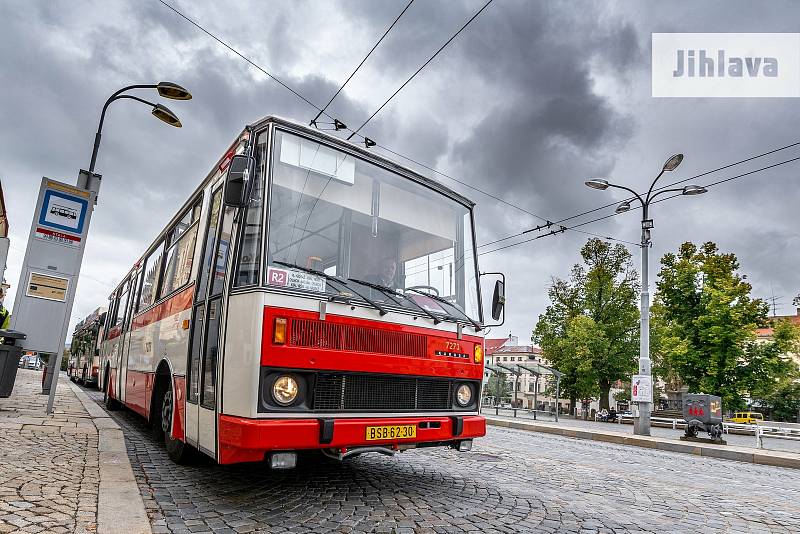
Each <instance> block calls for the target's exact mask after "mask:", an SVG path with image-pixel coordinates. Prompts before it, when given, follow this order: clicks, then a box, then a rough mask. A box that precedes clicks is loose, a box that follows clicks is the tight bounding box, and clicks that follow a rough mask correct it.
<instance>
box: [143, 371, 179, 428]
mask: <svg viewBox="0 0 800 534" xmlns="http://www.w3.org/2000/svg"><path fill="white" fill-rule="evenodd" d="M172 389H173V387H172V367H171V366H170V365H169V362H168V361H167V360H161V361H160V362H159V363H158V367H157V368H156V374H155V376H154V377H153V393H152V396H151V398H150V414H149V416H150V417H149V419H150V426H151V427H152V429H153V437H154V438H155V439H156V441H158V442H159V443H161V442H163V441H164V438H165V435H166V432H165V430H164V428H163V425H162V416H163V414H162V407H163V404H164V399H165V397H167V392H168V391H169V392H170V395H172ZM173 404H174V403H173ZM170 415H171V414H170Z"/></svg>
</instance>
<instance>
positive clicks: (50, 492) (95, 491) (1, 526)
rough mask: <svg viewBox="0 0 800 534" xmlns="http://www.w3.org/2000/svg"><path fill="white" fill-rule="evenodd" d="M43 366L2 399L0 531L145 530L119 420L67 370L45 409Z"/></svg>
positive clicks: (22, 376)
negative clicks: (73, 380) (47, 412)
mask: <svg viewBox="0 0 800 534" xmlns="http://www.w3.org/2000/svg"><path fill="white" fill-rule="evenodd" d="M40 392H41V372H39V371H29V370H24V369H20V370H19V372H18V374H17V381H16V385H15V386H14V393H13V394H12V396H11V397H10V398H8V399H0V533H3V532H30V533H36V532H48V533H49V532H54V533H66V532H78V533H84V532H89V533H93V532H98V533H99V534H106V533H117V532H119V533H122V532H125V533H134V534H136V533H143V534H146V533H149V532H150V524H149V521H148V519H147V516H146V514H145V512H144V505H143V503H142V498H141V495H140V493H139V489H138V487H137V486H136V482H135V479H134V477H133V471H132V470H131V466H130V461H129V460H128V455H127V451H126V449H125V442H124V438H123V436H122V431H121V430H120V429H119V426H117V424H116V423H115V422H113V421H112V420H111V418H109V417H108V414H106V413H105V411H103V409H102V408H100V407H99V406H97V405H96V404H95V403H94V402H92V401H91V400H90V399H89V398H88V397H87V396H86V394H85V393H84V392H83V391H82V390H81V389H80V388H79V387H78V386H76V385H75V384H72V383H71V382H70V381H69V379H68V378H66V375H64V374H62V375H61V377H60V379H59V385H58V390H57V392H56V399H55V413H54V414H53V415H51V416H45V414H44V410H45V406H46V403H47V396H46V395H41V394H40Z"/></svg>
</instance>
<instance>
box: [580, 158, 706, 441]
mask: <svg viewBox="0 0 800 534" xmlns="http://www.w3.org/2000/svg"><path fill="white" fill-rule="evenodd" d="M682 161H683V154H675V155H674V156H672V157H670V158H669V159H668V160H667V161H666V162H665V163H664V166H663V167H662V168H661V172H660V173H658V176H656V178H655V180H653V183H652V184H650V189H648V190H647V194H645V195H640V194H639V193H637V192H636V191H634V190H633V189H630V188H628V187H625V186H622V185H616V184H612V183H609V182H608V180H600V179H594V180H589V181H588V182H586V185H587V186H588V187H591V188H592V189H599V190H601V191H604V190H606V189H608V188H609V187H614V188H617V189H623V190H625V191H627V192H629V193H632V194H633V196H634V198H635V199H636V200H638V201H639V203H640V204H641V205H642V241H641V249H642V293H641V302H640V306H641V307H640V318H639V320H640V325H641V326H640V335H639V339H640V341H639V374H640V375H645V376H647V377H649V378H650V381H651V383H652V373H651V370H650V293H649V289H648V286H649V283H650V281H649V278H648V252H649V250H650V243H651V241H650V230H651V229H652V228H653V220H652V219H650V218H649V208H650V204H651V203H652V201H653V199H654V198H656V197H657V196H658V195H661V194H663V193H680V194H681V195H685V196H693V195H702V194H703V193H706V192H708V190H707V189H706V188H705V187H703V186H699V185H687V186H685V187H683V188H681V189H661V190H659V191H656V192H653V188H654V187H655V185H656V182H657V181H658V179H659V178H661V176H662V175H663V174H664V173H665V172H668V171H674V170H675V169H676V168H677V167H678V165H680V164H681V162H682ZM643 197H644V198H643ZM634 198H632V199H630V200H625V201H624V202H622V203H621V204H620V205H619V206H617V210H616V212H617V213H625V212H626V211H629V210H630V209H631V200H634ZM651 408H652V402H640V403H639V417H638V418H636V419H634V425H633V432H634V434H637V435H643V436H649V435H650V412H651Z"/></svg>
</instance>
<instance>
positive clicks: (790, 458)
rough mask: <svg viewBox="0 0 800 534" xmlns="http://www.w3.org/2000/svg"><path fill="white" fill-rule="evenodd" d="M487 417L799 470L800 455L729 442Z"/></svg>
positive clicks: (566, 434)
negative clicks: (715, 443) (689, 439)
mask: <svg viewBox="0 0 800 534" xmlns="http://www.w3.org/2000/svg"><path fill="white" fill-rule="evenodd" d="M484 416H485V417H486V423H487V424H489V425H493V426H499V427H505V428H514V429H517V430H527V431H530V432H542V433H545V434H553V435H557V436H564V437H568V438H578V439H588V440H593V441H602V442H606V443H616V444H618V445H632V446H635V447H646V448H648V449H658V450H662V451H669V452H677V453H684V454H695V455H697V456H706V457H709V458H721V459H725V460H735V461H739V462H748V463H753V464H764V465H773V466H778V467H790V468H793V469H800V454H796V453H791V452H785V451H776V450H767V449H754V448H750V447H736V446H730V445H713V444H706V443H695V442H690V441H681V440H679V439H670V438H665V437H660V436H635V435H632V434H629V433H627V432H616V431H612V430H596V429H590V428H580V427H577V426H575V427H572V426H569V423H550V422H547V423H545V422H539V421H530V420H528V421H522V420H520V419H513V418H509V417H498V416H488V415H485V414H484Z"/></svg>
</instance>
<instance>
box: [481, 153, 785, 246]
mask: <svg viewBox="0 0 800 534" xmlns="http://www.w3.org/2000/svg"><path fill="white" fill-rule="evenodd" d="M799 145H800V141H797V142H794V143H790V144H788V145H785V146H782V147H779V148H775V149H771V150H768V151H767V152H762V153H760V154H756V155H754V156H750V157H747V158H745V159H742V160H739V161H736V162H734V163H729V164H727V165H723V166H722V167H717V168H716V169H711V170H709V171H705V172H702V173H700V174H695V175H694V176H690V177H689V178H685V179H683V180H678V181H676V182H672V183H669V184H667V185H663V186H660V187H657V188H655V189H654V191H656V192H657V191H661V190H662V189H668V188H670V187H673V186H675V185H679V184H682V183H685V182H688V181H691V180H695V179H697V178H702V177H703V176H707V175H709V174H713V173H715V172H719V171H723V170H725V169H729V168H731V167H735V166H736V165H741V164H742V163H747V162H748V161H753V160H755V159H758V158H763V157H765V156H769V155H772V154H775V153H777V152H780V151H782V150H787V149H789V148H793V147H796V146H799ZM635 199H636V197H630V198H627V199H625V200H623V201H622V202H630V201H633V200H635ZM618 204H620V201H614V202H609V203H608V204H603V205H602V206H599V207H597V208H593V209H590V210H586V211H582V212H580V213H576V214H575V215H570V216H569V217H565V218H563V219H559V220H557V221H553V222H552V223H551V224H552V225H558V224H561V223H565V222H567V221H571V220H573V219H577V218H579V217H583V216H584V215H589V214H591V213H595V212H598V211H600V210H603V209H606V208H610V207H611V206H615V205H618ZM603 218H606V217H603ZM603 218H601V219H598V220H602V219H603ZM543 228H544V227H542V226H537V227H534V228H529V229H527V230H523V231H522V232H519V233H516V234H513V235H509V236H505V237H501V238H499V239H495V240H493V241H489V242H487V243H482V244H480V245H478V248H481V247H487V246H489V245H494V244H495V243H500V242H502V241H507V240H509V239H513V238H515V237H520V236H522V235H524V234H527V233H530V232H532V231H536V230H541V229H543Z"/></svg>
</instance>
